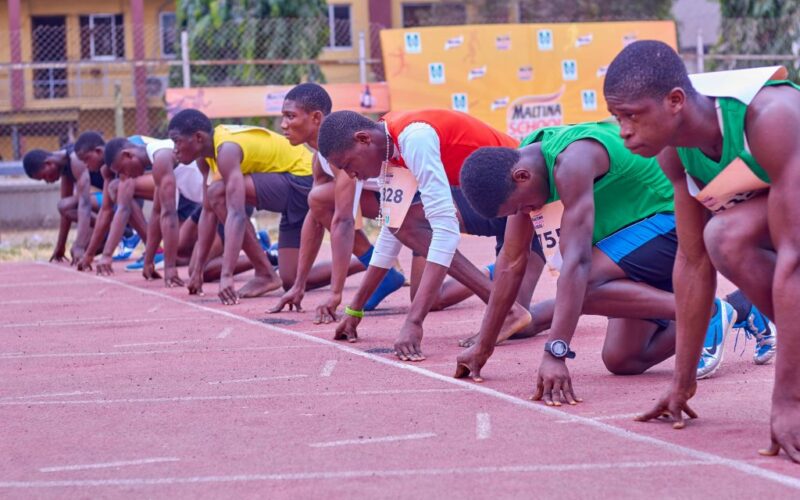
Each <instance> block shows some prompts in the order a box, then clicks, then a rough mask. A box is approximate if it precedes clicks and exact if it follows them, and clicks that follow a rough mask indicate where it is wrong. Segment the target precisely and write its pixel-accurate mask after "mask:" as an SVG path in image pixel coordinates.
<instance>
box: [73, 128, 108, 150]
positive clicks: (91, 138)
mask: <svg viewBox="0 0 800 500" xmlns="http://www.w3.org/2000/svg"><path fill="white" fill-rule="evenodd" d="M105 143H106V141H105V140H104V139H103V136H102V135H100V134H99V133H98V132H95V131H93V130H90V131H88V132H84V133H82V134H81V135H79V136H78V140H77V141H75V146H74V148H75V153H76V154H82V153H85V152H87V151H90V150H92V149H95V148H100V147H103V146H104V145H105Z"/></svg>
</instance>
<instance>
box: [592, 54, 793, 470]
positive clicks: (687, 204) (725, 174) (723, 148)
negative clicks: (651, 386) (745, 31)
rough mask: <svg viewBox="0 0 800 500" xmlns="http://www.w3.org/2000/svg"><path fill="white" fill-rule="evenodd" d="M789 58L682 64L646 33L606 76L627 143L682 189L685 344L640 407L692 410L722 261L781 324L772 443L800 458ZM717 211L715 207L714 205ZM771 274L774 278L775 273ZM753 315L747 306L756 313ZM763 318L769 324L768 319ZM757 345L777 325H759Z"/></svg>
mask: <svg viewBox="0 0 800 500" xmlns="http://www.w3.org/2000/svg"><path fill="white" fill-rule="evenodd" d="M785 75H786V72H785V70H783V69H782V68H759V69H752V70H743V71H739V72H735V73H724V74H719V75H714V74H710V75H696V76H695V77H694V81H693V80H690V78H689V77H688V76H687V74H686V68H685V67H684V65H683V61H682V60H681V58H680V56H678V54H676V53H675V51H674V50H672V48H670V47H669V46H667V45H666V44H664V43H661V42H656V41H649V40H648V41H639V42H635V43H633V44H631V45H629V46H627V47H626V48H625V49H624V50H623V51H622V52H621V53H620V54H619V55H618V56H617V57H616V58H615V59H614V61H613V62H612V64H611V65H610V67H609V69H608V73H607V75H606V79H605V83H604V93H605V97H606V102H607V104H608V109H609V111H610V112H611V113H612V114H613V115H614V116H616V117H617V119H618V120H619V123H620V135H621V136H622V138H623V139H624V141H625V146H626V147H627V148H628V149H630V150H631V151H632V152H634V153H636V154H639V155H641V156H647V157H653V156H656V155H657V156H658V161H659V163H660V165H661V168H662V169H663V170H664V172H665V173H666V175H667V177H668V178H669V179H670V180H671V181H672V183H673V187H674V189H675V208H676V223H677V233H678V243H679V245H678V255H677V258H676V265H675V273H674V281H675V291H676V301H677V305H676V308H677V316H678V318H680V319H679V321H678V325H677V356H676V363H675V376H674V380H673V383H672V387H671V388H670V389H669V390H668V391H667V393H666V394H665V395H664V396H663V397H662V398H661V399H660V400H659V402H658V403H657V404H656V406H655V407H654V408H653V409H652V410H651V411H649V412H647V413H645V414H644V415H642V416H641V417H640V419H641V420H649V419H652V418H657V417H660V416H662V415H664V414H668V415H670V416H671V417H672V419H673V420H674V423H673V427H675V428H682V427H683V426H684V425H685V423H684V421H683V413H684V412H685V413H686V414H687V415H689V417H692V418H694V417H696V416H697V415H696V414H695V412H694V411H692V409H691V408H690V407H689V405H688V400H689V399H690V398H691V397H692V396H693V395H694V394H695V391H696V388H697V386H696V383H695V377H694V376H693V375H694V370H695V367H696V366H697V363H698V360H699V359H700V358H701V356H702V354H703V336H702V335H701V333H700V332H701V331H702V330H703V326H702V325H703V324H704V322H705V321H707V320H708V311H709V307H708V306H709V305H710V304H711V300H712V297H713V295H714V290H715V288H716V272H717V271H719V272H721V273H722V274H723V275H724V276H726V277H727V278H728V279H730V280H731V281H732V282H733V283H734V284H735V285H737V286H739V287H740V288H741V290H742V291H743V292H744V293H745V295H746V296H748V297H749V298H750V299H752V301H753V303H754V304H755V305H756V307H757V308H758V310H760V311H763V314H764V315H766V317H768V318H774V319H775V324H776V325H777V330H778V331H780V332H781V335H783V336H784V337H782V340H781V353H780V354H779V355H778V356H777V361H776V366H775V385H774V390H773V397H772V419H771V434H772V443H771V445H770V447H769V448H768V449H767V450H764V452H765V453H767V454H771V455H774V454H777V453H778V452H779V450H780V449H783V450H784V451H785V452H786V453H787V454H788V455H789V456H790V457H791V459H792V460H794V461H795V462H800V385H799V384H797V380H798V379H800V363H799V362H798V360H800V338H798V336H797V335H796V334H795V332H794V326H795V325H797V324H798V319H799V318H798V314H799V313H798V308H797V303H798V293H800V282H798V280H800V275H798V273H797V269H798V268H800V253H798V250H797V249H798V248H800V228H798V226H797V224H796V221H797V220H798V217H800V201H798V197H797V193H796V186H798V185H799V184H798V183H800V143H798V141H797V140H796V139H797V138H796V132H797V130H798V129H800V92H798V87H797V86H796V85H794V84H793V83H791V82H789V81H786V80H784V79H783V78H785ZM712 214H713V216H712ZM770 277H772V279H770ZM748 316H749V315H748ZM765 326H766V325H765ZM757 334H758V335H759V336H760V337H761V339H763V341H762V342H759V343H758V344H760V346H758V347H764V346H767V348H769V347H771V346H770V344H774V334H772V332H769V331H768V328H765V331H763V332H757Z"/></svg>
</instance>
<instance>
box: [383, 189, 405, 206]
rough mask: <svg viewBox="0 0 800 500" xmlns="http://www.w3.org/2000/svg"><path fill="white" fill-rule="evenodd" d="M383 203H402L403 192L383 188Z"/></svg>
mask: <svg viewBox="0 0 800 500" xmlns="http://www.w3.org/2000/svg"><path fill="white" fill-rule="evenodd" d="M383 201H385V202H388V203H401V202H402V201H403V190H402V189H392V188H390V187H387V188H383Z"/></svg>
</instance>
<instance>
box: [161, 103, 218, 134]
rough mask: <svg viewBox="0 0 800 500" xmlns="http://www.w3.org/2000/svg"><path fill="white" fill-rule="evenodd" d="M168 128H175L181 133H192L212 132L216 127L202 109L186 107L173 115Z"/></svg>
mask: <svg viewBox="0 0 800 500" xmlns="http://www.w3.org/2000/svg"><path fill="white" fill-rule="evenodd" d="M167 130H170V131H171V130H174V131H176V132H178V133H179V134H181V135H192V134H194V133H196V132H205V133H207V134H212V133H213V132H214V127H213V126H212V125H211V120H209V119H208V117H207V116H206V115H205V114H204V113H203V112H202V111H198V110H196V109H184V110H183V111H180V112H178V114H176V115H175V116H173V117H172V120H170V121H169V126H168V127H167Z"/></svg>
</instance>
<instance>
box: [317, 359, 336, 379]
mask: <svg viewBox="0 0 800 500" xmlns="http://www.w3.org/2000/svg"><path fill="white" fill-rule="evenodd" d="M334 368H336V360H335V359H329V360H328V361H326V362H325V364H324V365H323V366H322V370H321V371H320V372H319V376H320V377H330V376H331V374H332V373H333V369H334Z"/></svg>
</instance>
